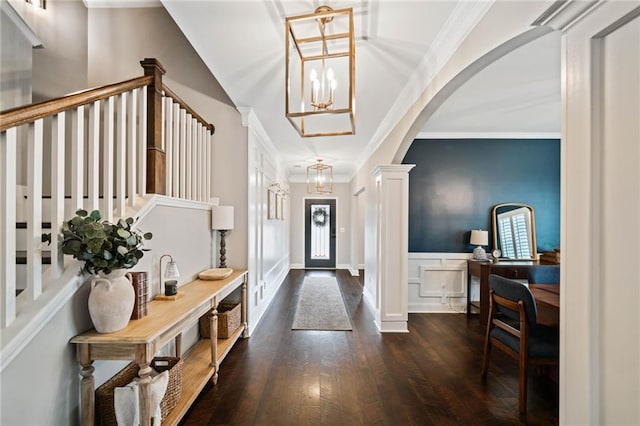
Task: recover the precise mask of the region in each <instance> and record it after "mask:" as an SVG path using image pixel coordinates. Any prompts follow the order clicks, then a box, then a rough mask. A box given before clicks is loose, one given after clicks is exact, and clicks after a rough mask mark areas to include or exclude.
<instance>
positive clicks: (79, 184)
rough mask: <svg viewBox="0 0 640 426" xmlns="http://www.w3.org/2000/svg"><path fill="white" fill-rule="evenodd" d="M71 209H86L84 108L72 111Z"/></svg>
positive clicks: (80, 107)
mask: <svg viewBox="0 0 640 426" xmlns="http://www.w3.org/2000/svg"><path fill="white" fill-rule="evenodd" d="M71 208H72V210H73V212H75V211H76V210H77V209H82V208H84V106H79V107H77V108H75V109H72V110H71Z"/></svg>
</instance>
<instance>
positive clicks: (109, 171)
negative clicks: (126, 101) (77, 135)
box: [102, 96, 114, 222]
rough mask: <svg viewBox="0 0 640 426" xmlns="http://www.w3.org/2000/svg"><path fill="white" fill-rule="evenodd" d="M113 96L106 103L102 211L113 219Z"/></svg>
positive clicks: (108, 218)
mask: <svg viewBox="0 0 640 426" xmlns="http://www.w3.org/2000/svg"><path fill="white" fill-rule="evenodd" d="M113 103H114V101H113V96H112V97H110V98H108V99H107V100H106V102H105V105H104V142H103V143H104V145H103V155H102V175H103V176H102V213H103V216H104V217H103V218H104V219H105V220H108V221H110V222H111V221H113Z"/></svg>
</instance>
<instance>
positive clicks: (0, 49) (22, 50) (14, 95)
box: [0, 3, 33, 111]
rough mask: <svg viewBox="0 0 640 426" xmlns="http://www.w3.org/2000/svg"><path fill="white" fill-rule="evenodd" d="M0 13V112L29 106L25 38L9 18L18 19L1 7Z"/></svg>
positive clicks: (29, 62)
mask: <svg viewBox="0 0 640 426" xmlns="http://www.w3.org/2000/svg"><path fill="white" fill-rule="evenodd" d="M0 7H1V8H2V12H1V13H0V35H1V36H0V75H1V76H2V86H1V87H0V111H4V110H6V109H9V108H14V107H17V106H20V105H27V104H30V103H31V71H32V62H33V59H32V53H31V51H32V47H31V42H30V41H29V38H28V37H27V35H26V34H24V32H23V31H22V30H21V29H20V27H18V26H17V25H16V24H15V23H14V21H13V20H12V19H11V18H10V17H9V13H11V15H12V16H19V15H17V13H14V12H12V11H11V10H9V7H10V6H9V4H7V3H3V4H2V6H0Z"/></svg>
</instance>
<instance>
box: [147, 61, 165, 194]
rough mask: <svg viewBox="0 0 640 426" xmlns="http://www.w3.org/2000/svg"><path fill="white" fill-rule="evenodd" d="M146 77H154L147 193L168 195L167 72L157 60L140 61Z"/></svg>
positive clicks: (149, 93) (149, 111) (149, 89)
mask: <svg viewBox="0 0 640 426" xmlns="http://www.w3.org/2000/svg"><path fill="white" fill-rule="evenodd" d="M140 65H142V68H144V75H148V76H152V77H153V82H152V83H151V85H149V86H148V87H147V193H150V194H162V195H164V194H166V192H167V188H166V173H167V170H166V158H165V157H166V154H165V152H164V149H163V147H162V93H163V92H162V75H163V74H164V73H165V72H166V71H165V69H164V67H163V66H162V64H161V63H160V62H158V60H157V59H154V58H145V59H144V60H142V61H140Z"/></svg>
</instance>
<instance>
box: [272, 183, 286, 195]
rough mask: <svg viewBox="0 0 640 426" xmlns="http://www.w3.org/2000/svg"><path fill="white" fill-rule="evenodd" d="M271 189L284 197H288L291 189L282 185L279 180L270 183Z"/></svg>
mask: <svg viewBox="0 0 640 426" xmlns="http://www.w3.org/2000/svg"><path fill="white" fill-rule="evenodd" d="M269 190H270V191H271V192H275V193H276V194H279V195H280V196H281V197H284V198H286V197H287V196H288V195H289V189H288V188H283V187H282V186H280V183H279V182H276V183H272V184H270V185H269Z"/></svg>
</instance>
